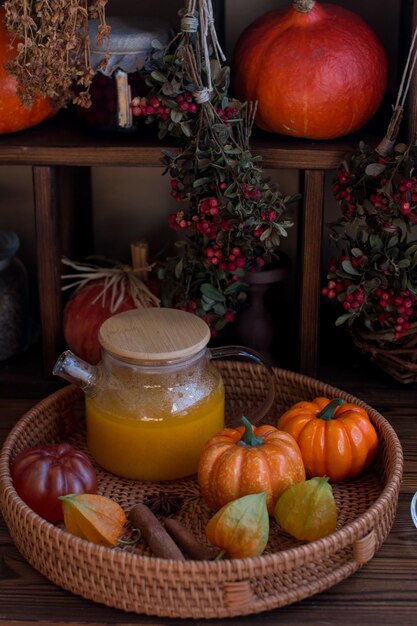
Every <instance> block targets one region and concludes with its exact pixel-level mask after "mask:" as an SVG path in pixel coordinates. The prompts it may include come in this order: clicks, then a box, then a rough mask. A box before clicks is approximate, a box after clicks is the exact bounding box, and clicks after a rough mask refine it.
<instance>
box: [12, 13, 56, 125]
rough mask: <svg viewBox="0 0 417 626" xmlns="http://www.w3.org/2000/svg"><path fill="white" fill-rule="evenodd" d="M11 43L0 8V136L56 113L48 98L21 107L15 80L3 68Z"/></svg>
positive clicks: (41, 98) (38, 98)
mask: <svg viewBox="0 0 417 626" xmlns="http://www.w3.org/2000/svg"><path fill="white" fill-rule="evenodd" d="M11 43H12V40H11V37H10V35H9V33H8V31H7V29H6V25H5V11H4V8H2V7H0V134H4V133H14V132H17V131H19V130H23V129H24V128H30V127H31V126H35V125H36V124H39V123H40V122H43V121H44V120H46V119H47V118H48V117H51V116H52V115H54V113H55V112H56V111H55V110H54V108H53V107H52V105H51V102H50V100H49V98H44V97H37V98H35V100H34V102H33V104H32V106H31V107H30V108H28V107H25V106H23V104H22V102H21V100H20V98H19V96H18V93H17V87H18V83H17V80H16V78H15V77H14V76H12V75H11V74H9V73H8V71H7V69H6V67H5V66H6V65H7V64H8V63H10V62H11V61H12V60H13V57H14V52H13V50H14V48H10V46H11Z"/></svg>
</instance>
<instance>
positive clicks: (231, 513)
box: [206, 491, 269, 559]
mask: <svg viewBox="0 0 417 626" xmlns="http://www.w3.org/2000/svg"><path fill="white" fill-rule="evenodd" d="M266 496H267V494H266V492H265V491H263V492H262V493H251V494H249V495H247V496H242V497H241V498H238V499H237V500H233V501H232V502H229V503H228V504H225V505H224V506H223V507H222V508H221V509H220V510H219V511H217V513H216V514H215V515H214V516H213V517H212V518H211V519H210V521H209V522H208V524H207V526H206V535H207V538H208V540H209V541H210V542H211V543H212V544H213V545H215V546H218V547H219V548H221V549H222V552H221V553H220V555H219V556H221V555H222V554H225V555H226V556H227V557H229V558H231V559H243V558H245V557H252V556H259V555H260V554H262V552H263V551H264V550H265V546H266V544H267V543H268V536H269V516H268V510H267V507H266Z"/></svg>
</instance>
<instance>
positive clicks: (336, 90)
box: [232, 0, 388, 139]
mask: <svg viewBox="0 0 417 626" xmlns="http://www.w3.org/2000/svg"><path fill="white" fill-rule="evenodd" d="M232 68H233V85H234V91H235V95H236V96H237V97H238V98H239V99H240V100H249V101H258V110H257V117H256V124H257V125H258V126H259V127H260V128H262V129H263V130H266V131H269V132H274V133H280V134H283V135H292V136H294V137H305V138H310V139H332V138H335V137H341V136H343V135H347V134H349V133H351V132H353V131H355V130H357V129H358V128H360V127H361V126H363V125H364V124H365V123H366V122H367V121H368V120H369V119H370V118H371V117H372V116H373V115H374V114H375V112H376V110H377V109H378V107H379V105H380V103H381V101H382V98H383V96H384V93H385V91H386V87H387V77H388V61H387V55H386V52H385V49H384V47H383V45H382V43H381V42H380V40H379V38H378V37H377V35H376V34H375V32H374V31H373V30H372V29H371V28H370V27H369V26H368V25H367V23H366V22H365V21H364V20H363V19H362V18H361V17H360V16H358V15H356V14H355V13H353V12H351V11H349V10H347V9H344V8H342V7H340V6H336V5H332V4H319V3H318V2H315V0H294V1H293V4H292V6H291V7H290V8H288V9H284V10H275V11H270V12H268V13H267V14H266V15H264V16H262V17H260V18H259V19H258V20H256V21H255V22H254V23H252V24H251V25H249V27H248V28H247V29H246V30H245V31H244V32H243V33H242V35H241V37H240V39H239V41H238V43H237V45H236V49H235V51H234V58H233V62H232Z"/></svg>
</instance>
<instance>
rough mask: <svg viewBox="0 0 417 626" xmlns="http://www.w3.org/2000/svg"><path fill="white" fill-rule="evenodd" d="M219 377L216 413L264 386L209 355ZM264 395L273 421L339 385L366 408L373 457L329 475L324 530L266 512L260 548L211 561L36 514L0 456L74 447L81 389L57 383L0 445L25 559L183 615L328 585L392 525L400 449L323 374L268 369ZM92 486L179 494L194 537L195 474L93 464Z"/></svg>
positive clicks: (276, 600)
mask: <svg viewBox="0 0 417 626" xmlns="http://www.w3.org/2000/svg"><path fill="white" fill-rule="evenodd" d="M218 365H219V368H221V371H222V374H223V378H224V381H225V385H226V394H227V415H228V417H230V418H232V419H233V418H236V416H238V415H241V414H243V413H244V414H246V415H250V411H251V408H252V407H253V408H254V407H255V406H257V405H258V404H259V398H260V397H262V394H264V391H265V381H264V379H263V375H262V372H261V370H259V368H257V367H256V366H253V365H250V364H242V363H234V362H225V363H219V364H218ZM274 373H275V377H276V383H277V384H276V389H277V392H276V398H275V403H274V406H273V407H272V409H271V411H270V413H269V415H268V416H266V418H265V419H264V421H266V422H269V423H275V420H276V418H277V417H278V415H279V414H280V413H281V412H282V411H283V410H284V409H286V408H288V407H289V406H290V405H291V404H293V403H294V402H296V401H299V400H301V399H311V398H313V397H315V396H317V395H327V396H328V397H335V396H341V397H343V398H344V399H345V400H347V401H349V402H356V403H358V404H360V405H362V406H363V407H365V409H366V410H367V411H368V412H369V415H370V417H371V420H372V422H373V424H374V426H375V427H376V429H377V432H378V434H379V439H380V451H379V453H378V457H377V459H376V461H375V462H374V463H373V465H372V467H371V468H369V469H368V470H367V471H366V472H365V473H364V474H362V475H361V476H360V477H358V478H356V479H353V480H347V481H344V482H343V483H340V484H338V485H334V492H335V497H336V500H337V507H338V527H337V530H336V532H334V533H333V534H331V535H330V536H328V537H326V538H324V539H321V540H319V541H315V542H312V543H309V544H302V543H300V542H297V541H295V540H293V539H291V538H289V537H288V536H285V535H284V534H283V533H282V532H281V531H280V529H279V527H278V525H277V524H276V523H275V521H271V532H270V540H269V543H268V546H267V548H266V550H265V552H264V554H263V555H262V556H259V557H255V558H246V559H235V560H231V559H225V560H220V561H216V562H212V561H191V560H186V561H172V560H164V559H160V558H155V557H152V555H151V554H150V552H149V551H148V548H147V547H146V546H145V543H144V542H143V543H142V542H141V543H140V544H139V545H138V546H136V548H132V547H131V546H129V547H127V546H124V547H123V548H113V549H110V548H104V547H102V546H97V545H95V544H92V543H90V542H88V541H84V540H82V539H79V538H77V537H74V536H72V535H70V534H69V533H67V532H66V531H65V530H64V529H63V528H61V527H58V526H54V525H53V524H50V523H48V522H46V521H45V520H43V519H41V518H40V517H39V516H37V515H36V514H35V513H34V512H33V511H32V510H31V509H29V508H28V507H27V506H26V505H25V504H24V503H23V502H22V501H21V499H20V498H19V497H18V495H17V494H16V491H15V490H14V488H13V484H12V481H11V478H10V472H9V464H10V460H11V459H12V458H13V457H14V456H15V455H16V454H17V453H18V452H19V451H21V450H23V449H24V448H27V447H29V446H33V445H37V444H43V443H51V442H56V441H59V440H67V441H70V442H72V443H73V444H74V445H76V446H77V447H80V448H84V449H86V446H85V437H84V426H83V420H82V419H81V420H79V419H78V420H77V419H76V416H77V413H78V415H80V414H81V415H82V406H83V403H82V394H81V392H80V391H79V390H78V389H77V388H75V387H74V386H68V387H65V388H63V389H62V390H60V391H58V392H57V393H55V394H53V395H51V396H49V397H47V398H46V399H45V400H43V401H41V402H40V403H39V404H37V405H36V406H35V407H34V408H33V409H32V410H30V411H29V412H28V413H27V414H26V415H24V416H23V417H22V418H21V419H20V420H19V422H18V423H17V425H16V426H15V427H14V429H13V430H12V431H11V433H10V435H9V437H8V438H7V440H6V442H5V445H4V447H3V450H2V452H1V456H0V498H1V500H0V504H1V508H2V512H3V515H4V518H5V521H6V524H7V526H8V528H9V531H10V534H11V536H12V538H13V540H14V542H15V544H16V546H17V548H18V549H19V551H20V552H21V553H22V555H23V556H24V557H25V559H27V561H28V562H29V563H30V564H31V565H32V566H33V567H34V568H35V569H37V570H39V571H40V572H41V573H42V574H44V575H45V576H46V577H47V578H49V579H50V580H51V581H53V582H54V583H56V584H57V585H59V586H60V587H63V588H64V589H67V590H69V591H71V592H73V593H75V594H78V595H81V596H83V597H84V598H88V599H91V600H94V601H96V602H100V603H102V604H106V605H109V606H112V607H116V608H119V609H123V610H125V611H132V612H136V613H145V614H148V615H158V616H168V617H189V618H219V617H233V616H239V615H248V614H251V613H259V612H261V611H266V610H270V609H275V608H277V607H281V606H284V605H287V604H290V603H292V602H295V601H298V600H301V599H302V598H305V597H308V596H311V595H313V594H316V593H318V592H320V591H323V590H325V589H328V588H329V587H331V586H333V585H335V584H336V583H338V582H339V581H341V580H343V579H345V578H347V577H348V576H350V575H351V574H353V573H354V572H355V571H356V570H357V569H358V568H359V567H361V566H362V565H363V564H364V563H366V561H368V560H369V559H371V558H372V557H373V555H374V554H375V552H376V551H377V550H378V549H379V548H380V546H381V544H382V543H383V541H384V540H385V538H386V536H387V535H388V533H389V531H390V528H391V526H392V523H393V520H394V517H395V513H396V508H397V502H398V493H399V488H400V483H401V477H402V466H403V456H402V449H401V445H400V443H399V441H398V438H397V436H396V434H395V432H394V430H393V429H392V427H391V426H390V425H389V424H388V422H387V421H386V420H385V419H384V418H383V417H382V416H381V415H380V414H379V413H378V412H377V411H375V410H374V409H372V408H371V407H369V406H368V405H366V404H365V403H364V402H362V401H360V400H358V399H357V398H355V397H353V396H351V395H349V394H347V393H345V392H343V391H340V390H338V389H335V388H334V387H330V386H329V385H326V384H324V383H321V382H319V381H316V380H313V379H311V378H307V377H305V376H301V375H298V374H293V373H290V372H287V371H284V370H279V369H275V370H274ZM97 470H98V474H99V491H100V493H102V494H104V495H107V496H109V497H111V498H114V499H115V500H116V501H118V502H119V503H120V504H121V506H123V508H124V509H125V510H126V511H127V510H129V509H130V508H131V507H132V506H133V504H135V503H137V502H138V501H143V500H144V499H146V498H148V497H150V496H152V495H154V494H157V493H158V492H159V491H160V490H163V491H165V492H168V493H175V494H177V495H181V496H182V498H183V504H182V507H181V509H180V513H179V514H178V519H180V520H181V521H183V523H185V524H187V525H188V526H189V528H190V529H192V530H193V532H194V533H195V534H196V535H197V536H199V537H200V539H201V540H203V541H204V527H205V524H206V522H207V521H208V519H209V518H210V517H211V515H212V514H213V512H212V511H209V510H208V509H207V508H206V507H205V505H204V503H203V502H202V500H201V499H200V497H199V491H198V485H197V483H196V481H195V478H188V479H185V480H181V481H171V482H165V483H139V482H134V481H129V480H126V479H119V478H117V477H115V476H114V475H112V474H109V473H106V472H104V471H103V470H100V469H99V468H97Z"/></svg>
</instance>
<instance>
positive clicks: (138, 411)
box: [53, 308, 274, 481]
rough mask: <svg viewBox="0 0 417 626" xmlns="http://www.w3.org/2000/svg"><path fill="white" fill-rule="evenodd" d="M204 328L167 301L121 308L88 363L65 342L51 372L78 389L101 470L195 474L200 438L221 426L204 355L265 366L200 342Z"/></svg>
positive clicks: (219, 385) (216, 376) (215, 374)
mask: <svg viewBox="0 0 417 626" xmlns="http://www.w3.org/2000/svg"><path fill="white" fill-rule="evenodd" d="M209 339H210V329H209V327H208V325H207V324H206V323H205V322H204V321H203V320H202V319H201V318H199V317H197V316H196V315H193V314H191V313H186V312H184V311H179V310H176V309H168V308H145V309H134V310H131V311H126V312H124V313H120V314H118V315H114V316H113V317H110V318H109V319H107V320H106V321H105V322H104V323H103V324H102V326H101V327H100V330H99V342H100V346H101V354H102V359H101V361H100V363H99V364H98V365H97V366H92V365H90V364H88V363H86V362H85V361H83V360H82V359H80V358H79V357H77V356H75V355H74V354H73V353H72V352H70V351H69V350H68V351H66V352H64V353H63V354H61V356H60V357H59V358H58V360H57V362H56V364H55V367H54V369H53V373H54V374H55V375H58V376H61V377H62V378H65V379H66V380H68V381H70V382H72V383H76V384H78V385H79V386H80V387H81V388H82V389H83V391H84V392H85V404H86V422H87V443H88V447H89V450H90V452H91V454H92V456H93V457H94V458H95V460H96V461H97V463H98V464H99V465H101V466H102V467H104V468H105V469H106V470H109V471H111V472H113V473H114V474H117V475H118V476H122V477H126V478H131V479H135V480H152V481H158V480H172V479H177V478H182V477H185V476H189V475H192V474H195V473H196V471H197V468H198V461H199V457H200V453H201V449H202V447H203V445H204V443H205V442H206V441H207V440H208V439H210V438H211V437H212V436H213V435H215V434H216V433H218V432H219V431H221V430H222V429H223V428H224V406H225V392H224V385H223V380H222V377H221V374H220V372H219V371H218V369H217V368H216V367H215V366H214V365H213V364H212V362H211V361H212V359H215V358H224V357H231V356H233V357H242V358H246V359H250V360H252V361H254V362H256V363H258V364H260V365H263V366H264V367H265V368H266V370H267V372H268V379H269V383H270V384H269V389H268V391H267V392H266V399H265V401H264V403H263V405H262V406H261V407H260V409H259V410H258V412H257V419H260V418H261V417H262V416H263V415H264V414H265V413H266V411H267V410H268V409H269V408H270V406H271V404H272V401H273V397H274V378H273V374H272V371H271V369H270V367H269V366H268V365H267V364H266V363H264V362H263V360H262V358H261V357H260V356H259V355H258V354H257V353H256V352H254V351H252V350H249V349H248V348H243V347H240V346H225V347H219V348H208V347H207V344H208V341H209Z"/></svg>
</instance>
